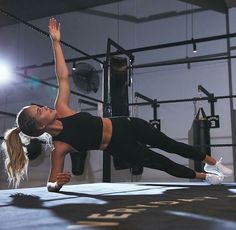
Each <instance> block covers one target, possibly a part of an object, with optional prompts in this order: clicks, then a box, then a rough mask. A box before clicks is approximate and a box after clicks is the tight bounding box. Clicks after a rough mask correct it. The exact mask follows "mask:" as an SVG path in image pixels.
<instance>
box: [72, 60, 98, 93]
mask: <svg viewBox="0 0 236 230" xmlns="http://www.w3.org/2000/svg"><path fill="white" fill-rule="evenodd" d="M72 78H73V81H74V84H75V85H76V87H77V88H78V89H79V90H81V91H82V92H84V93H91V92H94V93H96V92H97V91H98V88H99V74H98V72H97V70H96V69H95V68H94V67H93V66H92V65H90V64H88V63H84V62H80V63H77V64H76V66H75V70H73V72H72Z"/></svg>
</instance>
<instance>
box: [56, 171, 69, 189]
mask: <svg viewBox="0 0 236 230" xmlns="http://www.w3.org/2000/svg"><path fill="white" fill-rule="evenodd" d="M70 178H71V173H70V172H62V173H58V174H57V181H56V182H57V184H58V185H59V186H63V185H64V184H66V183H68V182H69V181H70Z"/></svg>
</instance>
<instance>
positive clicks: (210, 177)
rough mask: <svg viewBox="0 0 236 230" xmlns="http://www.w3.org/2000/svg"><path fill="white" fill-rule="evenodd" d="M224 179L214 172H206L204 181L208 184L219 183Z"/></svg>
mask: <svg viewBox="0 0 236 230" xmlns="http://www.w3.org/2000/svg"><path fill="white" fill-rule="evenodd" d="M223 180H224V176H219V175H216V174H209V173H207V174H206V182H207V183H209V184H214V185H216V184H221V183H222V182H223Z"/></svg>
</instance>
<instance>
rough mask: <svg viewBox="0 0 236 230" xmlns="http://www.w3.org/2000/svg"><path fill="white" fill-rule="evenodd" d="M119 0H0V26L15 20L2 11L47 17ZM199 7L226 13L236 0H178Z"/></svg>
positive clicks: (23, 17) (28, 16)
mask: <svg viewBox="0 0 236 230" xmlns="http://www.w3.org/2000/svg"><path fill="white" fill-rule="evenodd" d="M119 1H121V0H40V1H38V0H0V27H3V26H7V25H10V24H14V23H16V22H17V21H16V20H15V19H12V18H10V17H6V15H4V14H3V12H2V10H3V11H6V12H8V13H10V14H12V15H14V16H17V17H18V18H20V19H23V20H24V21H30V20H34V19H38V18H43V17H49V16H52V15H58V14H63V13H67V12H72V11H79V10H84V9H89V8H92V7H96V6H100V5H105V4H109V3H113V2H119ZM180 1H182V2H186V3H189V4H193V5H197V6H200V7H201V8H206V9H211V10H215V11H218V12H221V13H227V11H228V9H229V8H232V7H236V0H180Z"/></svg>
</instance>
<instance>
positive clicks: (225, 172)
mask: <svg viewBox="0 0 236 230" xmlns="http://www.w3.org/2000/svg"><path fill="white" fill-rule="evenodd" d="M221 160H222V158H220V160H219V161H217V162H216V164H215V165H209V164H205V166H204V170H205V171H206V172H209V173H215V174H217V175H220V176H224V177H228V176H231V175H233V170H231V169H230V168H227V167H225V166H224V165H222V164H221Z"/></svg>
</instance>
